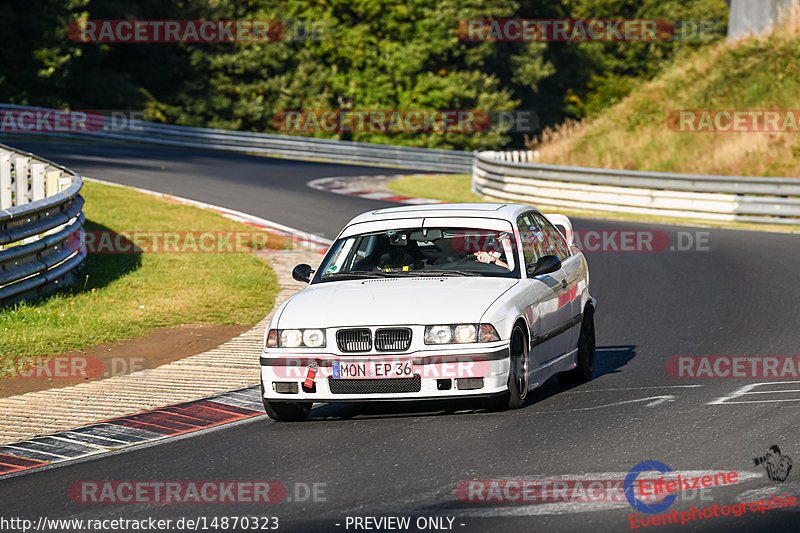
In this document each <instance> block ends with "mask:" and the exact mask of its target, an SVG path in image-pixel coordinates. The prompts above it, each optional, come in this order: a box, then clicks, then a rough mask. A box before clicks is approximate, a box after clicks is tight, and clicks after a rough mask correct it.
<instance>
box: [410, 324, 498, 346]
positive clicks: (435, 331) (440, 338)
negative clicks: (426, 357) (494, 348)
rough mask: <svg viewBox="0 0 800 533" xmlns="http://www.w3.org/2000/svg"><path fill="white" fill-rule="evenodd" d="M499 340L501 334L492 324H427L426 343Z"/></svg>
mask: <svg viewBox="0 0 800 533" xmlns="http://www.w3.org/2000/svg"><path fill="white" fill-rule="evenodd" d="M499 340H500V336H499V335H498V334H497V330H496V329H494V326H492V325H491V324H452V325H440V326H425V344H470V343H474V342H495V341H499Z"/></svg>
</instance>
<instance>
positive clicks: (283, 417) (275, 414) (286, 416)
mask: <svg viewBox="0 0 800 533" xmlns="http://www.w3.org/2000/svg"><path fill="white" fill-rule="evenodd" d="M264 410H265V411H266V412H267V416H268V417H270V418H271V419H273V420H274V421H276V422H302V421H303V420H305V419H306V417H307V416H308V413H310V412H311V402H268V401H267V400H264Z"/></svg>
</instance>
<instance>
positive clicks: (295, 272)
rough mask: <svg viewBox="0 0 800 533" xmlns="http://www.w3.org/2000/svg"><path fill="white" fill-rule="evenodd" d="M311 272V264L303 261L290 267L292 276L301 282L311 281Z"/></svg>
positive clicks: (312, 271)
mask: <svg viewBox="0 0 800 533" xmlns="http://www.w3.org/2000/svg"><path fill="white" fill-rule="evenodd" d="M313 273H314V270H313V269H312V268H311V265H306V264H305V263H302V264H299V265H297V266H296V267H294V268H293V269H292V277H293V278H294V279H296V280H297V281H301V282H303V283H308V282H309V281H311V274H313Z"/></svg>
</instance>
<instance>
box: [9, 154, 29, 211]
mask: <svg viewBox="0 0 800 533" xmlns="http://www.w3.org/2000/svg"><path fill="white" fill-rule="evenodd" d="M12 163H13V167H14V185H15V191H14V205H24V204H27V203H28V201H29V200H30V199H29V198H28V165H29V163H30V159H28V158H27V157H15V158H13V159H12Z"/></svg>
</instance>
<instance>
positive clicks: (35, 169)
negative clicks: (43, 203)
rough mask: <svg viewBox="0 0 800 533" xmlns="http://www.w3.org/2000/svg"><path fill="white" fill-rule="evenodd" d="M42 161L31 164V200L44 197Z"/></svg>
mask: <svg viewBox="0 0 800 533" xmlns="http://www.w3.org/2000/svg"><path fill="white" fill-rule="evenodd" d="M45 168H47V165H45V164H44V163H33V164H31V197H32V199H33V201H34V202H35V201H36V200H41V199H42V198H44V170H45Z"/></svg>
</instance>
